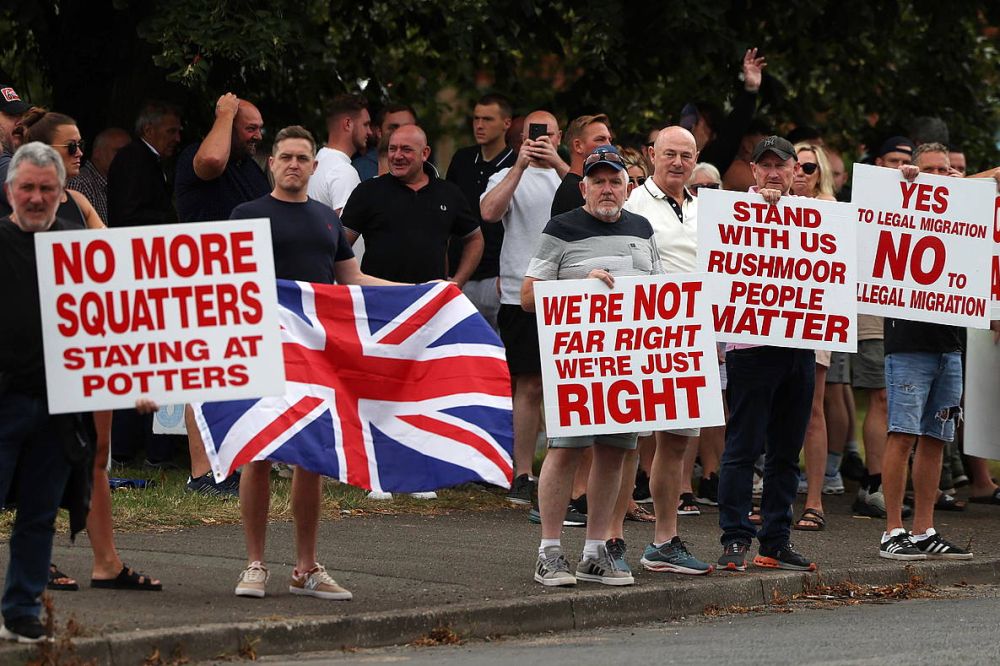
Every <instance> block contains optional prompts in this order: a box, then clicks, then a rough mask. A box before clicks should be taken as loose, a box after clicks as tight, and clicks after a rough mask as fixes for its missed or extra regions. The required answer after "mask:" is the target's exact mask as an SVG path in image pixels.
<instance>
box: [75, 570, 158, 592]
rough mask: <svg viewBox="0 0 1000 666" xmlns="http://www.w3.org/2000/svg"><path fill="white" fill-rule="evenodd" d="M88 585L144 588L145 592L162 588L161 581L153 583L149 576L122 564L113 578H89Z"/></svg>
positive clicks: (131, 588) (127, 588) (114, 588)
mask: <svg viewBox="0 0 1000 666" xmlns="http://www.w3.org/2000/svg"><path fill="white" fill-rule="evenodd" d="M90 586H91V587H97V588H102V589H105V590H144V591H147V592H159V591H160V590H162V589H163V583H154V582H153V579H152V578H151V577H150V576H147V575H146V574H144V573H139V572H137V571H134V570H133V569H130V568H129V567H128V565H125V564H123V565H122V570H121V571H119V572H118V575H117V576H116V577H115V578H91V579H90Z"/></svg>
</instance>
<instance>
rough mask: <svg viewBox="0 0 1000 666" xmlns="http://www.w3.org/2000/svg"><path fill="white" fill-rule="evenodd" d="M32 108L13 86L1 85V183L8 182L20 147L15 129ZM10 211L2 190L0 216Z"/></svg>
mask: <svg viewBox="0 0 1000 666" xmlns="http://www.w3.org/2000/svg"><path fill="white" fill-rule="evenodd" d="M30 108H31V105H30V104H28V103H27V102H25V101H23V100H22V99H21V98H20V96H18V94H17V91H15V90H14V88H13V86H11V85H10V84H7V83H0V183H3V182H5V181H6V180H7V167H8V166H9V165H10V159H11V157H12V156H13V155H14V151H15V150H17V147H18V143H19V142H18V141H17V140H16V138H15V136H14V127H15V126H17V123H18V121H19V120H21V116H23V115H24V114H25V113H27V112H28V109H30ZM10 210H11V208H10V204H9V203H7V194H6V193H5V192H4V191H3V188H0V214H6V213H9V212H10Z"/></svg>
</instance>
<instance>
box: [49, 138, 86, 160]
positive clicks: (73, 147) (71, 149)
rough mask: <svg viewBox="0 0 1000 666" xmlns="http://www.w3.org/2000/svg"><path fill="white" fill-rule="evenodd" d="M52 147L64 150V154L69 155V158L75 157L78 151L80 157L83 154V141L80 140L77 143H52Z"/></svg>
mask: <svg viewBox="0 0 1000 666" xmlns="http://www.w3.org/2000/svg"><path fill="white" fill-rule="evenodd" d="M52 147H53V148H65V149H66V152H67V153H69V156H70V157H73V156H74V155H76V151H78V150H79V151H80V154H81V155H82V154H83V139H80V140H79V141H68V142H66V143H53V144H52Z"/></svg>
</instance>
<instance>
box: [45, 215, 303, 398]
mask: <svg viewBox="0 0 1000 666" xmlns="http://www.w3.org/2000/svg"><path fill="white" fill-rule="evenodd" d="M35 254H36V258H37V262H38V282H39V297H40V302H41V309H42V331H43V343H44V348H45V379H46V382H47V384H48V400H49V411H50V412H51V413H65V412H79V411H94V410H99V409H121V408H127V407H132V406H134V405H135V400H136V398H139V397H145V398H150V399H152V400H155V401H156V402H157V403H159V404H161V405H164V404H168V403H187V402H200V401H205V400H234V399H241V398H254V397H262V396H266V395H279V394H281V393H283V392H284V388H285V369H284V363H283V360H282V353H281V331H280V327H279V325H278V319H277V307H278V304H277V291H276V284H275V279H274V258H273V255H272V251H271V228H270V224H269V222H268V221H267V220H265V219H257V220H240V221H235V220H234V221H225V222H203V223H197V224H173V225H157V226H148V227H129V228H124V229H106V230H101V231H92V230H86V231H60V232H49V233H40V234H37V235H36V237H35Z"/></svg>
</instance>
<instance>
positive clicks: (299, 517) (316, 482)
mask: <svg viewBox="0 0 1000 666" xmlns="http://www.w3.org/2000/svg"><path fill="white" fill-rule="evenodd" d="M321 493H322V478H321V477H320V475H319V474H316V473H315V472H309V471H307V470H304V469H302V467H300V466H298V465H296V467H295V471H294V472H293V473H292V518H293V520H294V521H295V557H296V564H295V568H296V569H298V570H299V572H304V571H309V570H310V569H312V568H313V567H315V566H316V532H317V531H318V530H319V506H320V497H321ZM262 561H263V560H262Z"/></svg>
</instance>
